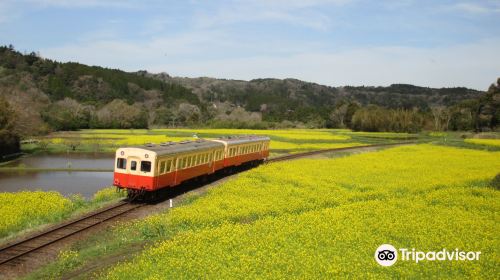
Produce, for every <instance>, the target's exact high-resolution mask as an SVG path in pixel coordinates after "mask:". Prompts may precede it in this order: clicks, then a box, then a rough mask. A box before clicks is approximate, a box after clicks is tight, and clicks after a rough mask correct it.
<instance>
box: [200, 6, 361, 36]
mask: <svg viewBox="0 0 500 280" xmlns="http://www.w3.org/2000/svg"><path fill="white" fill-rule="evenodd" d="M351 2H353V0H305V1H303V0H302V1H301V0H288V1H286V0H267V1H265V0H258V1H247V0H236V1H230V2H228V3H225V4H224V5H221V6H220V8H219V9H217V10H215V11H206V10H202V11H199V12H198V14H197V15H196V17H195V19H196V20H195V26H196V27H197V28H203V29H209V28H214V27H218V26H219V27H220V26H229V25H232V24H236V23H241V22H259V23H261V22H263V21H274V22H282V23H286V24H291V25H296V26H304V27H308V28H312V29H317V30H326V29H328V28H329V27H330V26H331V19H330V17H329V16H328V15H326V14H325V13H324V11H322V10H321V7H320V6H343V5H346V4H349V3H351Z"/></svg>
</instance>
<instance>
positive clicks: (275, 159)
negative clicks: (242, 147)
mask: <svg viewBox="0 0 500 280" xmlns="http://www.w3.org/2000/svg"><path fill="white" fill-rule="evenodd" d="M415 143H416V142H414V141H408V142H398V143H385V144H373V145H363V146H354V147H345V148H332V149H324V150H317V151H311V152H304V153H298V154H290V155H286V156H280V157H275V158H270V159H268V160H266V161H265V163H272V162H278V161H286V160H291V159H296V158H303V157H308V156H313V155H319V154H324V153H328V152H337V151H349V150H357V149H360V148H376V147H384V146H399V145H409V144H415Z"/></svg>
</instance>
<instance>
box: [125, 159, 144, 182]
mask: <svg viewBox="0 0 500 280" xmlns="http://www.w3.org/2000/svg"><path fill="white" fill-rule="evenodd" d="M127 162H128V166H127V174H128V175H131V176H127V177H128V184H129V185H130V186H136V185H137V183H139V182H138V179H139V177H138V176H134V175H140V174H141V172H140V165H141V159H140V158H138V157H127Z"/></svg>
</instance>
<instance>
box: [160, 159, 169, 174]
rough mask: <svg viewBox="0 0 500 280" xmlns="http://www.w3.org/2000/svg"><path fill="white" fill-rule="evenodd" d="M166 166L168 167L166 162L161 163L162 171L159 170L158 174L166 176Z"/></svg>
mask: <svg viewBox="0 0 500 280" xmlns="http://www.w3.org/2000/svg"><path fill="white" fill-rule="evenodd" d="M166 166H167V163H166V162H165V161H162V162H160V169H159V170H158V172H159V173H160V174H164V173H165V172H166V170H165V169H166V168H165V167H166Z"/></svg>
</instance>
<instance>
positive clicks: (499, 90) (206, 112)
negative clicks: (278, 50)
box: [0, 45, 500, 154]
mask: <svg viewBox="0 0 500 280" xmlns="http://www.w3.org/2000/svg"><path fill="white" fill-rule="evenodd" d="M0 103H1V108H0V145H2V147H1V148H2V149H1V150H2V153H4V154H8V153H13V152H16V151H18V149H19V144H18V142H19V139H22V138H27V137H29V136H32V135H43V134H46V133H49V132H51V131H58V130H78V129H85V128H152V127H213V128H259V129H266V128H269V129H273V128H294V127H297V128H349V129H353V130H356V131H380V132H386V131H387V132H389V131H391V132H418V131H421V130H436V131H445V130H460V131H492V130H497V129H498V122H499V120H500V110H499V107H500V106H499V105H500V104H499V103H500V79H499V80H498V81H496V83H495V84H492V85H491V86H490V87H489V90H488V91H487V92H481V91H477V90H472V89H467V88H463V87H457V88H441V89H434V88H427V87H418V86H413V85H406V84H393V85H390V86H387V87H370V86H357V87H354V86H343V87H330V86H324V85H318V84H315V83H309V82H304V81H300V80H296V79H284V80H278V79H256V80H251V81H239V80H224V79H213V78H181V77H171V76H169V75H168V74H166V73H160V74H151V73H148V72H147V71H137V72H124V71H121V70H117V69H108V68H103V67H98V66H87V65H84V64H80V63H76V62H67V63H61V62H57V61H54V60H51V59H47V58H43V57H41V55H40V54H38V53H35V52H31V53H21V52H19V51H17V50H16V49H15V48H14V46H12V45H10V46H2V47H0Z"/></svg>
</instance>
